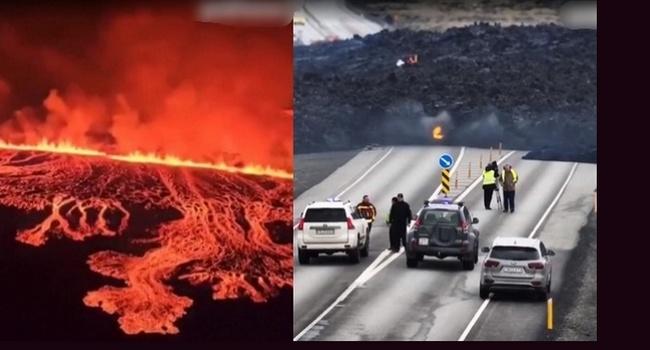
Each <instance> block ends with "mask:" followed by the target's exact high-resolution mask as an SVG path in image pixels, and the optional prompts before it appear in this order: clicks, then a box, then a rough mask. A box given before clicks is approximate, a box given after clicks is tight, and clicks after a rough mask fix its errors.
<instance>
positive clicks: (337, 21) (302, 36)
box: [294, 0, 382, 45]
mask: <svg viewBox="0 0 650 350" xmlns="http://www.w3.org/2000/svg"><path fill="white" fill-rule="evenodd" d="M297 15H298V16H300V17H302V18H304V19H305V24H304V25H300V26H296V27H295V28H294V33H295V37H296V38H295V40H296V41H297V42H299V43H302V44H304V45H309V44H311V43H314V42H319V41H329V40H344V39H350V38H352V37H353V36H354V35H355V34H356V35H360V36H365V35H368V34H373V33H377V32H379V31H380V30H382V26H381V25H379V24H378V23H376V22H374V21H371V20H369V19H366V18H365V17H363V16H362V15H359V14H357V13H355V12H354V11H352V10H350V9H349V8H348V7H347V5H346V4H345V1H343V0H337V1H305V2H304V3H303V5H302V7H301V8H300V9H299V10H298V11H297Z"/></svg>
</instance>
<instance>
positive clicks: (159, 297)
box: [0, 143, 293, 334]
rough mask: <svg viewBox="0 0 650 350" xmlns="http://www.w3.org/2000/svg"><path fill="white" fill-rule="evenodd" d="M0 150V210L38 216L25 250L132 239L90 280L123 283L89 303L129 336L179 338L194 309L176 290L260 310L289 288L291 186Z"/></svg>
mask: <svg viewBox="0 0 650 350" xmlns="http://www.w3.org/2000/svg"><path fill="white" fill-rule="evenodd" d="M1 146H2V148H4V149H0V205H2V206H9V207H14V208H18V209H21V210H23V211H24V212H25V213H26V214H27V213H35V212H36V213H38V214H39V216H38V218H37V219H34V217H35V216H34V215H25V216H24V218H23V217H21V219H20V226H21V227H22V228H20V229H19V230H18V232H17V235H16V240H18V241H20V242H22V243H24V244H27V245H31V246H34V247H41V246H43V245H45V244H47V242H48V240H52V239H65V238H67V239H71V240H74V241H84V240H89V239H99V238H98V237H105V238H104V239H117V238H118V237H121V238H125V239H127V241H128V245H127V247H125V248H124V250H122V251H113V250H105V251H98V252H95V253H93V254H92V255H90V257H89V258H88V265H89V268H90V269H91V270H92V271H95V272H97V273H99V274H101V275H103V276H106V277H110V278H113V279H115V280H116V281H119V283H116V284H115V285H105V286H102V287H100V288H98V289H96V290H92V291H88V293H87V294H86V296H85V297H84V298H83V302H84V304H85V305H87V306H88V307H97V308H100V309H101V310H103V311H104V312H106V313H108V314H111V315H116V316H117V317H118V323H119V327H120V328H121V329H122V331H124V332H125V333H127V334H137V333H141V332H144V333H162V334H166V333H178V332H179V331H180V330H179V329H178V328H177V326H176V325H175V322H176V321H177V320H178V319H179V318H181V317H183V316H184V315H185V314H186V313H187V312H188V309H190V307H191V306H192V304H193V300H192V299H191V298H189V297H187V296H182V295H177V294H176V293H175V292H174V290H173V287H172V285H173V283H181V282H179V281H187V283H190V284H191V285H193V286H201V285H204V286H209V287H210V288H211V289H212V297H213V299H214V300H222V299H237V298H248V299H250V300H252V301H254V302H265V301H267V300H268V299H269V298H272V297H273V296H275V295H277V294H278V293H279V291H280V289H281V288H283V287H286V286H289V287H290V286H292V283H293V280H292V264H293V262H292V246H291V217H292V216H291V201H292V195H293V186H292V182H291V181H287V180H286V179H285V178H284V177H283V176H279V177H276V178H274V177H270V176H249V175H245V173H246V171H236V172H230V171H229V170H228V169H221V168H218V167H212V166H210V167H209V169H201V168H202V166H196V167H188V166H186V165H187V164H185V163H184V161H182V160H173V161H172V160H171V158H157V157H154V158H150V157H149V156H146V155H145V156H141V155H127V156H112V155H108V154H105V153H103V152H98V151H92V150H87V149H82V148H77V147H74V146H73V145H70V144H58V145H52V144H48V143H41V144H39V145H32V146H25V145H23V146H20V145H9V144H7V143H3V144H2V145H1ZM7 148H11V149H7ZM43 151H47V152H43ZM119 160H127V161H129V162H136V161H137V162H140V161H141V162H140V163H139V164H134V163H125V162H120V161H119ZM159 161H160V163H161V164H164V165H161V164H158V163H159ZM147 163H154V164H147ZM170 163H174V164H170ZM166 165H178V166H166ZM214 169H217V171H215V170H214ZM244 169H246V168H244ZM224 170H225V171H224ZM231 170H232V169H231ZM257 175H273V174H270V173H260V174H257ZM145 218H146V219H145ZM151 222H154V223H153V224H152V223H151ZM143 223H144V224H143ZM136 224H137V225H136ZM136 227H138V228H137V229H136ZM142 227H146V228H145V229H142ZM111 237H112V238H111ZM131 248H132V249H131ZM135 250H137V251H139V252H140V253H137V254H136V253H134V252H133V251H135ZM142 252H144V253H142Z"/></svg>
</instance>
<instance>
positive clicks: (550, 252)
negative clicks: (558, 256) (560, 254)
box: [546, 249, 555, 256]
mask: <svg viewBox="0 0 650 350" xmlns="http://www.w3.org/2000/svg"><path fill="white" fill-rule="evenodd" d="M546 255H548V256H555V252H554V251H552V250H550V249H549V250H547V251H546Z"/></svg>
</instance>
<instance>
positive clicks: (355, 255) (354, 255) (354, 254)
mask: <svg viewBox="0 0 650 350" xmlns="http://www.w3.org/2000/svg"><path fill="white" fill-rule="evenodd" d="M348 257H349V258H350V262H351V263H353V264H358V263H359V261H361V251H360V250H359V247H357V248H354V249H352V250H350V251H348Z"/></svg>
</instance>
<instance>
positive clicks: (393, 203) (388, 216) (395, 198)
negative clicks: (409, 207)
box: [386, 197, 397, 232]
mask: <svg viewBox="0 0 650 350" xmlns="http://www.w3.org/2000/svg"><path fill="white" fill-rule="evenodd" d="M390 201H391V203H390V210H389V211H388V213H386V225H387V226H389V232H390V212H391V211H392V210H393V205H395V203H397V197H393V198H391V200H390Z"/></svg>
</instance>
